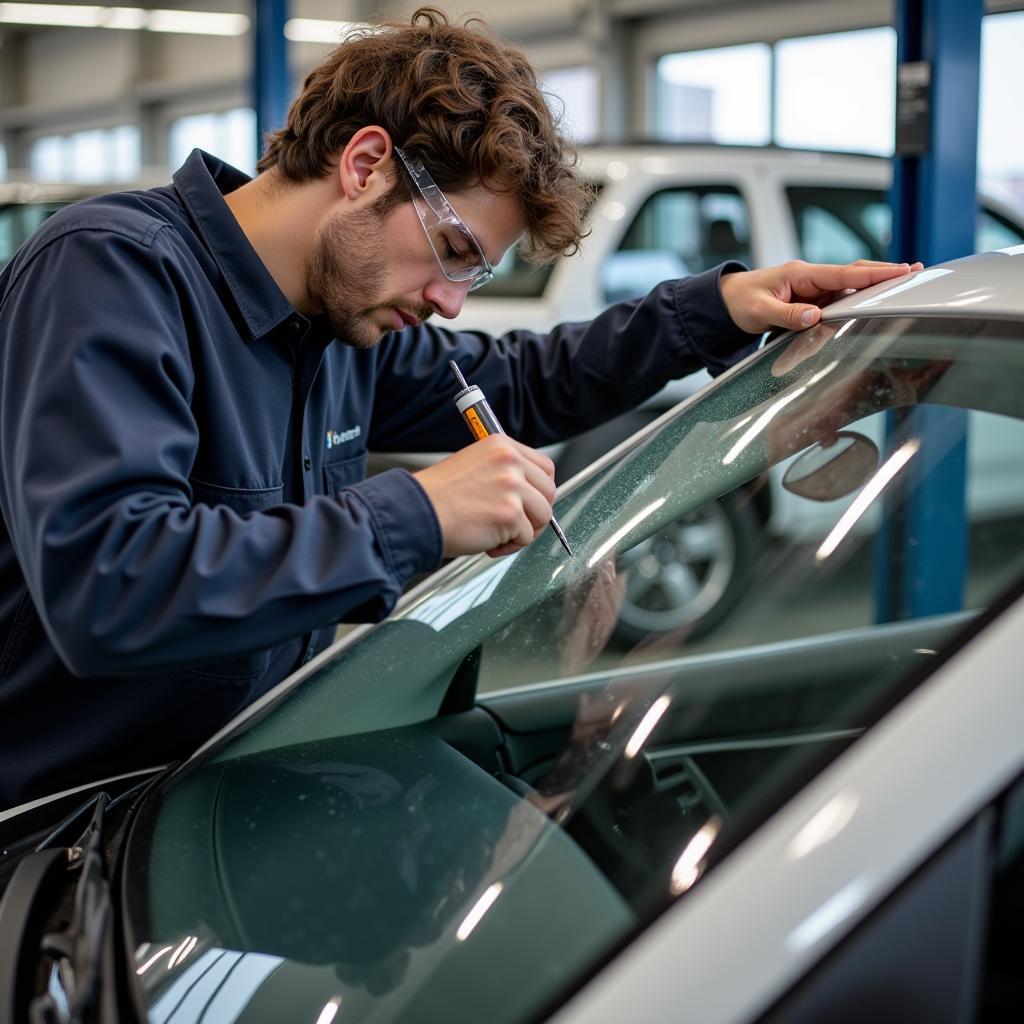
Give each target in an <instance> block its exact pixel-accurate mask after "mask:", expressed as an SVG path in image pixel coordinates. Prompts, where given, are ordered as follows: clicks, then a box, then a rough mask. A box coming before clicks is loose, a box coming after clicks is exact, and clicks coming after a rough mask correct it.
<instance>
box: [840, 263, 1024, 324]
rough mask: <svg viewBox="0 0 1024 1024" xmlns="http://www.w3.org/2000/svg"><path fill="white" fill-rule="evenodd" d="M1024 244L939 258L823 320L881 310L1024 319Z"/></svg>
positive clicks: (848, 300)
mask: <svg viewBox="0 0 1024 1024" xmlns="http://www.w3.org/2000/svg"><path fill="white" fill-rule="evenodd" d="M1022 280H1024V245H1017V246H1012V247H1011V248H1008V249H997V250H995V251H993V252H983V253H978V254H977V255H974V256H965V257H963V258H962V259H958V260H951V261H949V262H948V263H940V264H938V265H936V266H934V267H928V268H926V269H925V270H921V271H918V272H917V273H914V274H912V275H911V276H910V277H909V278H900V279H898V280H896V281H886V282H884V283H883V284H876V285H873V286H872V287H870V288H865V289H863V290H862V291H859V292H856V293H854V294H853V295H848V296H846V297H845V298H842V299H840V300H839V301H838V302H834V303H832V305H830V306H827V307H826V308H825V310H824V312H823V313H822V319H823V320H845V319H847V318H849V317H878V316H947V317H948V316H972V317H974V316H987V317H998V318H1002V319H1024V289H1022V288H1021V281H1022Z"/></svg>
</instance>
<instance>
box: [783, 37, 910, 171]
mask: <svg viewBox="0 0 1024 1024" xmlns="http://www.w3.org/2000/svg"><path fill="white" fill-rule="evenodd" d="M775 60H776V70H775V75H776V94H775V104H776V106H775V141H776V142H777V143H778V144H779V145H780V146H799V147H805V148H808V149H838V150H848V151H854V152H864V153H879V154H882V155H888V154H891V153H892V151H893V140H894V131H895V111H896V101H895V95H896V94H895V90H896V84H895V83H896V33H895V31H894V30H893V29H891V28H873V29H866V30H863V31H859V32H837V33H833V34H830V35H825V36H807V37H805V38H800V39H783V40H780V41H779V42H778V43H777V44H776V46H775ZM851 83H856V86H855V87H851Z"/></svg>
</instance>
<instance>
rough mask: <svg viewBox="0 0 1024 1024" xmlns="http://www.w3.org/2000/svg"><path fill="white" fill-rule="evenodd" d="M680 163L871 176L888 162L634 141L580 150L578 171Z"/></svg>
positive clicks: (601, 172)
mask: <svg viewBox="0 0 1024 1024" xmlns="http://www.w3.org/2000/svg"><path fill="white" fill-rule="evenodd" d="M680 160H682V161H693V162H705V161H706V162H711V163H718V164H720V165H722V166H730V165H731V166H734V167H738V166H743V165H750V164H759V165H761V166H764V165H765V164H767V165H770V166H777V167H780V168H793V167H831V168H834V169H839V168H842V169H846V170H849V169H861V170H864V171H867V172H868V173H870V174H872V175H873V176H874V175H877V174H879V172H880V171H881V172H885V171H886V169H887V167H888V161H887V160H885V159H884V158H882V157H877V156H869V155H866V154H864V153H842V152H834V151H824V150H809V149H791V148H788V147H783V146H735V145H724V144H718V143H693V142H637V143H600V144H595V145H588V146H583V147H581V148H580V168H581V170H582V171H583V173H584V174H585V175H587V176H588V177H599V178H602V177H605V176H606V172H607V168H608V165H609V163H611V162H613V161H620V162H622V163H625V164H626V165H627V166H631V165H635V164H637V163H640V164H642V165H643V167H644V169H645V170H648V171H650V172H652V173H658V172H659V171H660V170H662V169H663V168H664V169H669V168H672V169H677V168H678V166H679V162H680Z"/></svg>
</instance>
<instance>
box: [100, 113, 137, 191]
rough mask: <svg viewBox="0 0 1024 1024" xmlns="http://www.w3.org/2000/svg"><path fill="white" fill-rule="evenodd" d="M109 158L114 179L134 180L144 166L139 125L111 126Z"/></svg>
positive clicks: (111, 174)
mask: <svg viewBox="0 0 1024 1024" xmlns="http://www.w3.org/2000/svg"><path fill="white" fill-rule="evenodd" d="M108 159H109V170H110V175H109V176H110V179H111V180H112V181H133V180H134V179H136V178H138V176H139V171H140V169H141V166H142V133H141V132H140V131H139V128H138V126H137V125H134V124H122V125H118V127H117V128H111V130H110V134H109V140H108Z"/></svg>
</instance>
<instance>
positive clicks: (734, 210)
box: [602, 185, 752, 302]
mask: <svg viewBox="0 0 1024 1024" xmlns="http://www.w3.org/2000/svg"><path fill="white" fill-rule="evenodd" d="M730 259H736V260H741V261H742V262H744V263H748V264H749V263H750V262H752V254H751V251H750V226H749V222H748V218H747V204H746V202H745V200H744V199H743V197H742V196H741V195H740V193H739V192H738V191H737V190H736V189H734V188H731V187H729V186H714V185H707V186H700V187H694V188H679V189H667V190H665V191H663V192H658V193H656V194H655V195H653V196H651V197H650V198H649V199H647V201H646V202H645V203H644V205H643V206H642V207H641V208H640V211H639V212H638V213H637V215H636V219H635V220H634V221H633V223H632V224H631V225H630V226H629V228H628V230H627V231H626V234H625V235H624V236H623V239H622V243H621V244H620V246H619V251H618V252H616V253H614V254H613V255H612V256H611V257H610V258H609V259H608V261H607V262H606V263H605V265H604V267H603V268H602V285H603V288H604V297H605V301H607V302H619V301H621V300H623V299H631V298H634V297H636V296H638V295H643V294H645V293H646V292H648V291H649V290H650V289H651V288H653V287H654V286H655V285H656V284H658V283H659V282H661V281H666V280H669V279H671V278H676V277H684V276H686V275H687V274H696V273H700V272H701V271H702V270H707V269H708V268H710V267H713V266H716V265H717V264H719V263H721V262H722V261H723V260H730Z"/></svg>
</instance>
